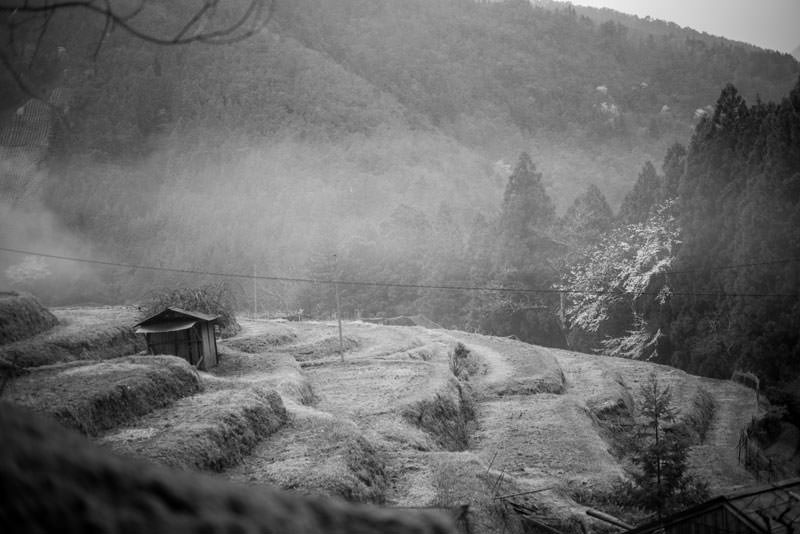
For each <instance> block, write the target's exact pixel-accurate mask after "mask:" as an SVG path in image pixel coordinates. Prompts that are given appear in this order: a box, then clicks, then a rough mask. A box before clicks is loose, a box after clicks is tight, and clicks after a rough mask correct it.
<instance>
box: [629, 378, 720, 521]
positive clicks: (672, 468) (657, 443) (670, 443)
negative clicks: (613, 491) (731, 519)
mask: <svg viewBox="0 0 800 534" xmlns="http://www.w3.org/2000/svg"><path fill="white" fill-rule="evenodd" d="M640 395H641V398H642V401H641V408H640V410H639V414H640V417H641V419H642V421H641V423H640V424H639V427H638V432H637V436H636V440H635V442H634V443H635V450H634V455H633V461H634V463H635V464H636V465H637V467H638V468H639V470H638V471H637V472H636V473H634V476H633V481H634V486H633V488H632V489H631V494H632V495H631V496H632V497H633V499H634V501H635V502H636V504H639V505H641V506H643V507H645V508H648V509H650V510H655V511H656V512H657V513H658V515H659V518H660V517H661V516H662V515H663V514H665V513H671V512H675V511H677V510H680V509H681V508H683V507H686V506H690V505H691V504H695V503H698V502H701V501H702V500H703V499H704V498H705V497H706V496H707V494H708V490H707V487H706V485H705V484H704V483H702V482H700V481H698V480H696V479H695V478H694V477H692V476H690V475H689V474H688V473H687V472H686V469H687V466H686V458H687V456H688V453H689V443H688V441H687V440H686V439H685V438H684V437H683V436H682V435H681V433H680V432H676V431H674V430H673V429H672V428H671V427H672V426H673V425H674V424H675V423H676V420H677V416H678V410H677V409H676V408H675V407H674V406H673V405H672V391H671V390H670V388H669V386H662V385H661V384H660V383H659V381H658V378H657V377H656V375H655V373H651V374H650V376H649V377H648V379H647V381H646V382H645V383H644V384H642V386H641V388H640Z"/></svg>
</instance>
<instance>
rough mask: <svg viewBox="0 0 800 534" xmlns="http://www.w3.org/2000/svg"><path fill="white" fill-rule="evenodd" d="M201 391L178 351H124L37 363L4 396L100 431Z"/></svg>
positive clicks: (66, 422)
mask: <svg viewBox="0 0 800 534" xmlns="http://www.w3.org/2000/svg"><path fill="white" fill-rule="evenodd" d="M199 390H200V383H199V380H198V378H197V374H196V373H195V372H194V371H193V370H192V368H191V366H190V365H189V364H188V363H186V361H185V360H183V359H181V358H177V357H175V356H126V357H121V358H117V359H115V360H111V361H103V362H89V361H80V362H73V363H66V364H57V365H50V366H45V367H39V368H36V369H34V370H32V371H31V372H30V373H28V374H25V375H23V376H21V377H19V378H18V379H17V380H14V381H13V382H11V384H10V386H9V387H8V389H7V391H6V392H5V394H4V398H5V399H7V400H10V401H11V402H15V403H17V404H21V405H23V406H27V407H29V408H31V409H33V410H34V411H37V412H41V413H45V414H48V415H50V416H52V417H54V418H55V419H56V420H57V421H59V422H60V423H61V424H63V425H65V426H68V427H71V428H74V429H76V430H79V431H80V432H83V433H84V434H89V435H97V434H99V433H100V432H102V431H104V430H107V429H109V428H114V427H116V426H119V425H120V424H123V423H125V422H126V421H129V420H130V419H132V418H134V417H136V416H140V415H144V414H147V413H149V412H151V411H153V410H155V409H157V408H161V407H163V406H167V405H169V404H171V403H172V402H173V401H175V400H176V399H179V398H181V397H185V396H187V395H190V394H193V393H196V392H198V391H199Z"/></svg>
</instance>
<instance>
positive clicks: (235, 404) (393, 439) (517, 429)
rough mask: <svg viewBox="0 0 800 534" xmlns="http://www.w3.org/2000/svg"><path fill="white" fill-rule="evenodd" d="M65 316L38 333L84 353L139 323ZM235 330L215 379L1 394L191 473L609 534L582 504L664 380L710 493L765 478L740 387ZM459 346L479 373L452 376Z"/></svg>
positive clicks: (579, 357)
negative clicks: (751, 445) (644, 388)
mask: <svg viewBox="0 0 800 534" xmlns="http://www.w3.org/2000/svg"><path fill="white" fill-rule="evenodd" d="M115 314H116V315H115ZM56 315H57V316H58V317H59V320H60V321H61V325H60V326H58V327H56V328H55V329H52V330H50V331H48V332H46V333H45V334H39V336H44V337H41V338H40V337H39V336H36V337H34V338H33V339H39V341H38V342H45V340H51V341H52V339H54V338H56V339H64V338H69V339H71V340H73V342H74V343H78V341H77V340H78V339H81V338H83V339H89V340H92V339H95V337H93V336H96V335H97V334H96V333H95V332H98V331H107V328H108V327H109V325H112V326H113V327H117V326H119V327H124V323H132V322H134V317H133V316H132V315H130V312H129V311H125V310H116V311H115V310H112V309H108V310H85V311H83V310H78V309H74V310H56ZM115 321H116V322H115ZM241 322H242V326H243V330H242V332H241V333H240V334H239V335H238V336H236V337H233V338H230V339H228V340H224V341H221V342H219V343H220V364H219V366H218V367H216V368H214V369H211V370H209V372H197V371H196V370H194V369H192V368H190V367H189V366H188V365H186V364H185V363H184V362H182V361H177V362H176V361H174V360H176V359H174V358H170V357H157V358H154V357H147V356H140V357H123V358H114V359H108V360H104V361H102V362H97V361H76V362H72V363H60V364H58V365H47V366H43V367H40V368H39V369H35V370H32V372H31V373H29V374H28V375H27V376H23V377H21V378H19V379H17V380H16V381H14V382H13V383H12V384H11V386H10V389H9V390H8V392H7V395H8V396H9V400H11V401H13V402H18V403H21V404H26V405H28V406H31V407H33V408H34V409H36V410H38V411H43V412H46V413H50V414H53V415H55V416H56V417H57V418H59V419H60V420H61V421H63V422H65V423H66V424H68V425H71V426H73V427H75V428H77V429H79V430H81V431H83V432H84V433H85V434H88V435H93V436H96V437H95V439H96V441H98V442H99V443H100V444H101V445H102V446H103V447H105V448H107V449H112V450H114V451H117V452H120V453H123V454H126V455H129V456H138V457H144V458H149V459H151V460H154V461H156V462H160V463H162V464H166V465H168V466H172V467H177V468H180V469H184V470H187V469H188V470H205V471H214V472H217V473H218V475H217V476H218V477H222V478H228V479H231V480H234V481H237V482H243V483H247V484H268V485H274V486H278V487H281V488H283V489H286V490H289V491H291V492H295V493H298V494H303V495H329V496H336V497H341V498H344V499H346V500H350V501H355V502H363V503H377V504H382V505H386V506H394V507H425V506H439V507H458V506H462V505H469V507H470V514H469V517H470V521H471V524H472V525H473V527H474V528H475V529H476V530H475V531H476V532H477V531H480V532H498V533H500V532H503V531H504V530H506V531H509V532H514V531H519V529H520V528H522V527H521V524H522V523H521V522H522V519H520V517H519V516H518V515H517V513H516V512H514V511H513V509H512V507H511V506H510V505H509V504H508V503H509V502H512V501H513V502H514V503H515V505H520V506H524V507H526V509H528V510H529V511H531V510H532V511H534V512H535V514H534V515H535V516H536V517H539V518H542V517H545V518H547V523H548V524H549V525H550V526H551V527H554V528H557V529H559V530H561V531H562V532H578V531H580V530H581V529H582V528H588V529H589V530H594V529H595V528H599V529H601V530H602V526H601V525H600V524H598V523H595V522H593V521H594V520H591V519H590V518H588V517H587V516H586V515H585V509H586V508H585V507H584V506H582V505H581V504H579V503H578V502H576V501H575V500H573V496H575V495H576V494H577V493H580V492H587V491H588V492H591V491H596V490H603V489H607V488H609V487H610V486H611V484H613V483H614V482H615V481H617V480H619V479H620V478H621V477H624V476H625V469H626V467H628V466H627V465H626V460H624V458H622V457H621V455H620V454H619V452H620V445H621V444H620V442H619V441H618V437H619V434H620V431H621V430H624V429H625V426H626V425H630V424H631V422H632V421H633V417H634V416H635V415H636V410H637V406H638V404H639V402H641V399H640V398H639V385H640V384H642V383H643V382H644V381H645V380H646V379H647V377H648V376H649V374H650V373H655V374H656V376H657V377H658V379H659V381H660V382H661V383H662V384H665V385H669V386H670V388H671V390H672V392H673V399H674V402H675V404H676V406H677V407H678V408H679V409H680V410H681V413H682V417H683V419H684V420H685V421H687V422H688V424H689V426H690V427H691V428H692V429H693V432H695V433H696V434H697V435H696V439H695V445H694V447H693V448H692V451H691V456H690V462H689V463H690V466H691V469H692V470H693V472H694V473H695V474H697V475H700V476H702V477H704V478H705V479H706V480H708V482H709V483H710V485H711V487H712V489H713V490H715V491H721V490H725V489H730V488H732V487H734V486H737V485H744V484H750V483H752V482H754V479H753V477H752V475H751V474H750V473H748V472H747V471H746V470H744V469H743V468H742V467H741V466H740V465H739V464H738V461H737V451H736V444H737V440H738V435H739V431H740V429H741V428H743V427H744V425H746V424H747V423H748V422H749V421H750V418H751V416H752V415H753V414H754V412H755V411H756V410H760V409H761V408H760V407H757V406H756V404H755V402H754V398H753V393H752V391H751V390H748V389H746V388H745V387H743V386H741V385H738V384H734V383H731V382H728V381H719V380H711V379H704V378H699V377H695V376H691V375H688V374H686V373H683V372H681V371H678V370H676V369H672V368H669V367H665V366H658V365H653V364H650V363H646V362H638V361H631V360H623V359H616V358H605V357H598V356H591V355H585V354H578V353H573V352H569V351H563V350H553V349H546V348H543V347H537V346H532V345H528V344H525V343H521V342H519V341H514V340H509V339H502V338H493V337H487V336H482V335H477V334H469V333H464V332H456V331H447V330H441V329H435V330H428V329H425V328H423V327H420V326H412V327H402V326H385V325H376V324H371V323H364V322H348V323H345V324H344V343H343V348H344V352H343V353H340V352H339V338H338V332H337V328H336V324H335V323H331V322H291V323H290V322H285V321H247V320H243V321H241ZM84 325H85V328H84V327H83V326H84ZM84 336H85V337H84ZM28 341H30V340H28ZM38 342H37V343H38ZM17 343H19V342H17ZM90 343H91V341H90ZM459 343H461V344H463V345H464V346H465V347H466V348H467V349H468V351H469V372H461V371H458V370H457V374H458V375H459V376H458V377H456V376H455V375H454V373H453V370H454V369H455V368H454V366H453V365H454V364H453V362H451V358H450V356H451V354H452V353H453V351H454V349H455V347H456V346H457V344H459ZM15 344H16V343H15ZM15 344H11V345H6V346H5V347H3V348H7V347H9V346H13V345H15ZM35 346H37V345H35V344H29V345H27V348H28V350H30V349H31V347H35ZM26 357H29V358H32V359H34V360H35V358H36V356H35V355H33V354H28V355H27V356H26ZM71 358H72V359H75V358H77V356H72V357H71ZM48 363H49V362H48ZM79 378H80V380H79ZM79 384H87V387H86V388H85V391H87V392H89V394H88V395H83V394H82V392H81V389H80V386H79ZM711 407H713V417H712V418H709V417H710V415H711V413H712V411H711ZM536 490H541V491H537V492H536V493H529V494H526V495H522V496H518V497H515V498H513V499H512V500H510V501H509V500H503V499H497V497H498V496H502V495H508V494H513V493H523V492H531V491H536ZM531 513H533V512H531Z"/></svg>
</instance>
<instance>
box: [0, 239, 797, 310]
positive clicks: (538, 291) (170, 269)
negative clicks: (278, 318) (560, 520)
mask: <svg viewBox="0 0 800 534" xmlns="http://www.w3.org/2000/svg"><path fill="white" fill-rule="evenodd" d="M0 251H2V252H11V253H14V254H24V255H28V256H38V257H41V258H51V259H56V260H64V261H74V262H78V263H88V264H93V265H104V266H108V267H122V268H126V269H142V270H149V271H162V272H171V273H179V274H194V275H203V276H219V277H223V278H243V279H247V280H267V281H272V282H291V283H307V284H325V285H334V284H342V285H347V286H360V287H388V288H395V289H438V290H449V291H488V292H495V293H511V294H553V295H558V294H572V295H595V296H603V295H619V296H622V295H632V294H636V295H649V296H656V295H659V294H660V293H659V292H647V291H644V292H641V293H634V292H632V291H616V290H584V289H569V288H560V289H557V288H511V287H492V286H467V285H433V284H405V283H398V282H375V281H366V280H329V279H326V280H320V279H315V278H297V277H286V276H265V275H258V276H254V275H252V274H245V273H221V272H214V271H201V270H199V269H178V268H174V267H160V266H155V265H139V264H135V263H120V262H113V261H103V260H93V259H88V258H77V257H74V256H62V255H59V254H48V253H44V252H34V251H30V250H20V249H15V248H7V247H0ZM671 294H672V295H676V296H684V297H748V298H766V297H799V296H800V295H797V294H793V293H724V292H713V291H709V292H672V293H671Z"/></svg>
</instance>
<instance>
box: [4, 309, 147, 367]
mask: <svg viewBox="0 0 800 534" xmlns="http://www.w3.org/2000/svg"><path fill="white" fill-rule="evenodd" d="M51 311H52V313H53V315H54V316H55V317H56V319H58V324H55V325H53V326H52V328H49V329H47V330H44V331H41V332H39V333H37V334H35V335H33V336H31V337H27V338H25V339H22V340H18V341H16V342H14V343H9V344H4V345H3V344H0V358H3V359H5V360H6V361H9V362H13V363H14V364H16V365H18V366H20V367H39V366H42V365H51V364H55V363H63V362H71V361H76V360H105V359H110V358H117V357H119V356H126V355H130V354H136V353H137V352H139V351H141V350H144V348H145V342H144V337H143V336H139V335H136V334H135V333H134V332H133V325H134V324H135V323H136V322H137V321H138V320H139V319H140V318H141V317H140V312H139V310H138V309H137V308H134V307H129V306H103V307H92V308H88V307H69V308H54V309H52V310H51Z"/></svg>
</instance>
